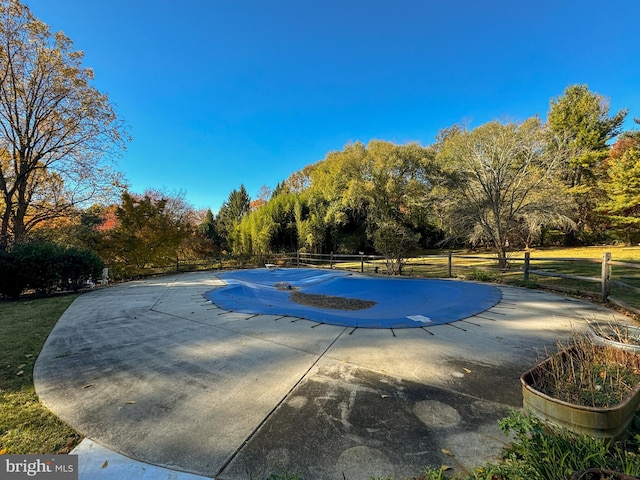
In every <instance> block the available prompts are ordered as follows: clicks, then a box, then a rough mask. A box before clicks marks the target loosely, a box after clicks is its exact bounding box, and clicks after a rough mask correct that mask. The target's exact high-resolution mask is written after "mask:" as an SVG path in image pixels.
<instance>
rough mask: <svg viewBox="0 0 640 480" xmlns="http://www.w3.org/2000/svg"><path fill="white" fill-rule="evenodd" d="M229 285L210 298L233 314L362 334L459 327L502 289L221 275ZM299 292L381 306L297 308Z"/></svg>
mask: <svg viewBox="0 0 640 480" xmlns="http://www.w3.org/2000/svg"><path fill="white" fill-rule="evenodd" d="M217 276H218V278H220V279H221V280H223V281H224V282H225V283H226V285H225V286H223V287H220V288H217V289H215V290H211V291H209V292H207V293H205V297H206V298H207V299H209V300H211V302H212V303H214V304H215V305H217V306H218V307H220V308H222V309H224V310H229V311H233V312H240V313H253V314H269V315H278V316H284V315H288V316H292V317H299V318H305V319H307V320H311V321H314V322H318V323H327V324H331V325H339V326H345V327H357V328H412V327H428V326H432V325H440V324H444V323H451V322H455V321H456V320H461V319H464V318H468V317H471V316H473V315H477V314H479V313H481V312H483V311H485V310H487V309H489V308H491V307H492V306H494V305H495V304H496V303H498V302H499V301H500V299H501V297H502V294H501V291H500V289H498V288H497V287H495V286H492V285H485V284H480V283H473V282H462V281H457V280H435V279H411V278H389V277H369V276H364V275H359V274H353V273H350V272H344V271H340V270H323V269H311V268H277V269H266V268H261V269H253V270H234V271H230V272H224V273H220V274H218V275H217ZM294 291H297V292H301V293H304V294H310V295H327V296H331V297H344V298H350V299H358V300H366V301H372V302H376V303H375V304H374V305H373V306H371V307H369V308H364V309H360V310H340V309H335V308H319V307H313V306H309V305H303V304H301V303H297V302H295V301H294V300H292V298H291V294H292V292H294Z"/></svg>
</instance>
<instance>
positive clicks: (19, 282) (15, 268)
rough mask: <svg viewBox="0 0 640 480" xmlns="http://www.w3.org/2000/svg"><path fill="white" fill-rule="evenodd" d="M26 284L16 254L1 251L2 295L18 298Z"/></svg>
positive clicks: (0, 286) (0, 291)
mask: <svg viewBox="0 0 640 480" xmlns="http://www.w3.org/2000/svg"><path fill="white" fill-rule="evenodd" d="M26 286H27V281H26V278H25V276H24V275H23V272H22V270H21V268H20V265H19V263H18V261H17V259H16V257H15V255H13V254H12V253H10V252H6V251H0V295H4V296H5V297H9V298H18V297H19V296H20V293H22V291H23V290H24V289H25V288H26Z"/></svg>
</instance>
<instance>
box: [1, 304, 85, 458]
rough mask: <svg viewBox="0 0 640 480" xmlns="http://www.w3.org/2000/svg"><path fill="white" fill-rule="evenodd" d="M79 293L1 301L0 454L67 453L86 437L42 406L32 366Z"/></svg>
mask: <svg viewBox="0 0 640 480" xmlns="http://www.w3.org/2000/svg"><path fill="white" fill-rule="evenodd" d="M76 297H77V295H67V296H60V297H53V298H43V299H36V300H20V301H0V331H1V332H2V335H0V453H6V454H52V453H68V452H69V451H70V450H71V449H72V448H73V447H75V446H76V445H77V444H78V443H79V442H80V440H81V439H82V437H81V436H80V435H79V434H78V433H77V432H76V431H75V430H73V429H72V428H71V427H69V426H68V425H66V424H65V423H64V422H62V421H61V420H59V419H58V418H57V417H56V416H55V415H53V414H52V413H51V412H50V411H49V410H48V409H47V408H46V407H45V406H44V405H43V404H42V403H40V401H39V399H38V397H37V395H36V392H35V388H34V386H33V365H34V364H35V361H36V358H37V357H38V355H39V354H40V350H42V346H43V345H44V342H45V340H46V339H47V337H48V336H49V332H50V331H51V329H52V328H53V326H54V325H55V324H56V322H57V321H58V318H60V315H62V313H63V312H64V311H65V310H66V309H67V307H68V306H69V305H70V304H71V302H73V300H74V299H75V298H76Z"/></svg>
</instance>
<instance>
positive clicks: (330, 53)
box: [23, 0, 640, 212]
mask: <svg viewBox="0 0 640 480" xmlns="http://www.w3.org/2000/svg"><path fill="white" fill-rule="evenodd" d="M23 1H24V2H25V3H26V4H27V5H28V6H29V7H30V8H31V10H32V12H33V13H34V14H35V15H36V17H38V18H39V19H40V20H42V21H44V22H45V23H47V24H48V25H50V26H51V28H52V30H53V31H58V30H62V31H64V32H65V33H66V34H67V35H68V36H69V37H70V38H71V39H72V40H73V41H74V46H75V48H76V49H78V50H83V51H84V52H85V61H84V64H85V66H88V67H91V68H93V69H94V72H95V86H96V87H97V88H98V89H99V90H100V91H102V92H104V93H107V94H108V95H109V98H110V99H111V101H112V103H114V104H115V106H116V111H117V113H118V115H119V116H120V117H121V118H122V119H124V121H125V122H126V124H127V125H129V130H130V133H131V136H132V137H133V140H132V142H131V143H130V144H129V145H128V148H127V151H126V152H125V153H124V154H123V156H122V158H121V159H120V160H119V163H118V169H119V170H121V171H122V172H124V174H125V176H126V178H127V179H128V181H129V184H130V188H131V190H132V191H134V192H138V193H141V192H143V191H144V190H145V189H147V188H161V189H165V190H167V191H169V192H179V191H182V192H185V194H186V199H187V201H189V203H191V204H192V205H193V206H194V207H196V208H211V209H212V210H213V211H214V212H216V211H217V210H218V209H219V207H220V205H221V204H222V203H223V202H224V201H225V200H226V198H227V197H228V195H229V193H230V192H231V191H232V190H233V189H237V188H239V186H240V185H241V184H244V185H245V187H246V188H247V191H248V193H249V194H250V195H251V196H252V197H255V196H256V195H257V194H258V191H259V190H260V187H261V186H262V185H266V186H269V187H271V188H273V187H275V185H276V184H277V183H278V182H280V181H281V180H284V179H285V178H287V177H288V176H289V175H290V174H291V173H292V172H294V171H297V170H300V169H301V168H303V167H304V166H305V165H308V164H311V163H315V162H316V161H318V160H321V159H323V158H324V157H325V155H326V154H327V152H329V151H334V150H341V149H342V148H343V147H344V145H345V144H347V143H348V142H353V141H357V140H359V141H362V142H365V143H366V142H368V141H369V140H371V139H380V140H388V141H391V142H394V143H400V144H403V143H407V142H418V143H420V144H422V145H429V144H431V143H433V142H434V138H435V136H436V135H437V133H438V131H439V130H440V129H443V128H446V127H449V126H451V125H453V124H456V123H459V122H461V121H467V122H471V125H472V126H478V125H481V124H483V123H485V122H488V121H491V120H495V119H498V120H515V121H517V120H523V119H525V118H527V117H530V116H533V115H536V114H539V115H540V116H541V117H543V118H545V117H546V113H547V110H548V107H549V101H550V99H551V98H552V97H556V96H559V95H561V94H562V92H563V91H564V89H565V88H566V87H567V86H568V85H570V84H576V83H578V84H587V85H588V86H589V88H590V89H591V90H592V91H595V92H598V93H599V94H601V95H604V96H606V97H609V98H610V99H611V110H612V112H615V111H618V110H619V109H622V108H629V109H630V113H629V117H628V121H627V122H626V124H625V126H626V127H627V128H633V122H632V121H631V119H632V117H634V116H635V117H640V47H639V46H638V34H637V21H638V19H639V18H640V2H638V1H637V0H626V1H622V0H607V2H603V1H594V0H576V1H573V0H560V1H559V0H539V1H535V2H524V1H517V0H495V1H492V0H457V1H456V0H453V1H435V0H389V1H380V0H323V1H321V2H320V1H305V0H251V1H250V0H181V1H177V0H172V1H169V0H109V1H98V0H23Z"/></svg>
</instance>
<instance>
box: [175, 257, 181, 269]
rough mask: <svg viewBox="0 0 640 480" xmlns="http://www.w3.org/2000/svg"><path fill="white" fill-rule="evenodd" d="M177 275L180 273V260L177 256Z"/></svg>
mask: <svg viewBox="0 0 640 480" xmlns="http://www.w3.org/2000/svg"><path fill="white" fill-rule="evenodd" d="M176 273H180V259H179V258H178V257H177V256H176Z"/></svg>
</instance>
